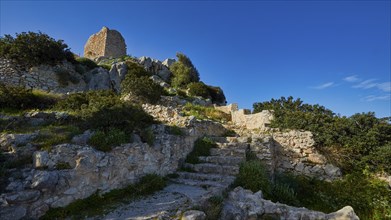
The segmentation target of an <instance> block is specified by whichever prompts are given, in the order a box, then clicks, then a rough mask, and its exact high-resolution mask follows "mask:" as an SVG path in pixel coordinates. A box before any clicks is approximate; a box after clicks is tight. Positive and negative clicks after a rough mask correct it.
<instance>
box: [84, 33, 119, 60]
mask: <svg viewBox="0 0 391 220" xmlns="http://www.w3.org/2000/svg"><path fill="white" fill-rule="evenodd" d="M124 55H126V44H125V40H124V38H123V37H122V35H121V34H120V33H119V32H118V31H116V30H110V29H109V28H107V27H103V28H102V29H101V30H100V31H99V32H98V33H96V34H93V35H91V36H90V37H89V38H88V41H87V43H86V44H85V46H84V57H87V58H89V59H92V60H93V59H96V58H99V57H113V58H118V57H121V56H124Z"/></svg>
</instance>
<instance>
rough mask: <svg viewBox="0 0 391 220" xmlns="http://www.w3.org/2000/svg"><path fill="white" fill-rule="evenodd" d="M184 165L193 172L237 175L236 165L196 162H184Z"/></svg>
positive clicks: (237, 168)
mask: <svg viewBox="0 0 391 220" xmlns="http://www.w3.org/2000/svg"><path fill="white" fill-rule="evenodd" d="M184 166H185V167H187V168H190V169H193V170H194V171H195V172H200V173H215V174H228V175H237V174H238V173H239V167H238V166H230V165H218V164H212V163H197V164H189V163H185V164H184Z"/></svg>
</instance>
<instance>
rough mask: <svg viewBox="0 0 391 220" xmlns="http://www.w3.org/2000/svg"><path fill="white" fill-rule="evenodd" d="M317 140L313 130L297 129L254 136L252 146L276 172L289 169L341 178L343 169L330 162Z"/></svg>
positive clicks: (310, 175)
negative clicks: (318, 147) (319, 148)
mask: <svg viewBox="0 0 391 220" xmlns="http://www.w3.org/2000/svg"><path fill="white" fill-rule="evenodd" d="M314 144H315V141H314V139H313V135H312V133H311V132H309V131H295V130H293V131H289V132H275V133H272V134H271V135H266V134H264V135H258V136H253V140H252V143H251V150H252V151H253V152H255V153H256V155H257V157H258V158H260V159H262V160H263V161H265V163H266V164H267V165H268V166H269V168H270V171H271V172H272V173H276V172H286V171H288V172H292V173H296V174H301V175H305V176H309V177H315V178H317V179H321V180H327V181H332V180H334V179H337V178H340V177H341V171H340V169H339V168H338V167H336V166H334V165H332V164H331V163H329V162H328V161H327V159H326V158H325V157H324V156H323V155H322V154H321V153H320V152H319V151H318V150H317V149H316V148H315V146H314Z"/></svg>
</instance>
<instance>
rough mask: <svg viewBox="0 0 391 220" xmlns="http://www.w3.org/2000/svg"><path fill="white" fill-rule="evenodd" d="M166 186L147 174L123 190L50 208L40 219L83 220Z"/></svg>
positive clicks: (97, 193) (153, 175) (97, 194)
mask: <svg viewBox="0 0 391 220" xmlns="http://www.w3.org/2000/svg"><path fill="white" fill-rule="evenodd" d="M166 184H167V183H166V181H165V180H164V178H162V177H160V176H158V175H155V174H147V175H146V176H144V177H142V178H141V180H140V181H139V182H138V183H136V184H131V185H129V186H127V187H125V188H122V189H114V190H112V191H110V192H108V193H105V194H103V195H100V194H99V192H96V193H94V194H93V195H91V196H89V197H88V198H85V199H79V200H76V201H74V202H72V203H71V204H69V205H68V206H66V207H61V208H51V209H49V211H47V212H46V213H45V215H44V216H42V217H41V218H40V219H42V220H45V219H68V218H69V219H84V218H86V217H94V216H98V215H104V214H105V213H107V212H109V211H110V210H111V209H112V208H113V207H114V206H116V205H120V204H122V203H124V202H130V201H132V200H134V199H137V198H140V197H141V196H145V195H150V194H152V193H154V192H156V191H158V190H161V189H163V188H164V187H165V186H166Z"/></svg>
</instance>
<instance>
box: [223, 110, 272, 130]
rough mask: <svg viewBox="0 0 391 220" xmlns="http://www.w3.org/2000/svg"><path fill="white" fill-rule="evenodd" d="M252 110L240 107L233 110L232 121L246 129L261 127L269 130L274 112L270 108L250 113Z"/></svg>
mask: <svg viewBox="0 0 391 220" xmlns="http://www.w3.org/2000/svg"><path fill="white" fill-rule="evenodd" d="M250 113H251V112H250V110H247V109H240V110H238V111H232V112H231V115H232V122H233V123H234V124H235V125H237V126H239V127H244V128H246V129H260V130H267V126H268V125H269V124H270V122H271V120H272V119H273V114H272V113H271V112H270V111H268V110H263V111H262V112H259V113H256V114H250Z"/></svg>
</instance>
